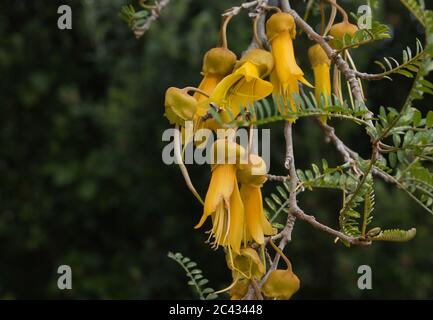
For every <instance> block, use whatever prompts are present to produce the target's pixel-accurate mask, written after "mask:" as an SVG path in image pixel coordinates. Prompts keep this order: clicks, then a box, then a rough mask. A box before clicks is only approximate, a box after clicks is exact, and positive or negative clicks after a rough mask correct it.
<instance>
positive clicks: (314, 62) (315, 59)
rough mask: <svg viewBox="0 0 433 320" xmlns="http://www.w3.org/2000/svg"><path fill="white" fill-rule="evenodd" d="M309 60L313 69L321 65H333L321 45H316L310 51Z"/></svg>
mask: <svg viewBox="0 0 433 320" xmlns="http://www.w3.org/2000/svg"><path fill="white" fill-rule="evenodd" d="M308 58H309V59H310V63H311V66H312V67H313V68H314V67H316V66H318V65H320V64H327V65H328V66H329V65H331V60H329V58H328V56H327V55H326V52H325V50H323V48H322V47H321V46H320V44H316V45H314V46H312V47H310V48H309V49H308Z"/></svg>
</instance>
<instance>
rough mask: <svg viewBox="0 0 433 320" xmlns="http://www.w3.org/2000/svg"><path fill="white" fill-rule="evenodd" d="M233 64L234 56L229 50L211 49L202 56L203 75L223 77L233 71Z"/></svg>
mask: <svg viewBox="0 0 433 320" xmlns="http://www.w3.org/2000/svg"><path fill="white" fill-rule="evenodd" d="M235 63H236V55H235V54H234V53H233V52H232V51H230V50H229V49H225V48H221V47H218V48H212V49H210V50H209V51H208V52H206V54H205V55H204V58H203V73H204V74H207V73H211V74H218V75H221V76H225V75H228V74H229V73H231V72H232V71H233V67H234V66H235Z"/></svg>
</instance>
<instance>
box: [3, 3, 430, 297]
mask: <svg viewBox="0 0 433 320" xmlns="http://www.w3.org/2000/svg"><path fill="white" fill-rule="evenodd" d="M365 2H366V1H350V3H352V5H353V3H355V4H356V5H359V4H364V3H365ZM426 2H427V1H426ZM63 3H65V4H69V5H70V6H71V7H72V10H73V29H72V30H69V31H62V30H58V29H57V18H58V14H57V7H58V6H59V5H60V4H63ZM124 3H125V1H123V0H83V1H71V0H69V1H48V0H45V1H42V0H41V1H39V0H38V1H36V0H35V1H27V0H26V1H24V0H14V1H11V0H10V1H1V2H0V298H115V299H117V298H133V299H147V298H193V297H195V295H194V293H193V292H192V291H191V290H190V288H189V287H188V286H187V284H186V277H185V275H184V273H183V271H182V270H181V269H180V268H179V266H177V265H176V264H175V263H174V262H173V261H171V260H170V259H168V258H167V257H166V254H167V252H168V251H180V252H182V253H183V254H184V255H186V256H189V257H191V258H192V259H193V260H195V261H197V262H198V263H199V266H200V267H201V268H202V269H203V270H204V273H205V275H206V276H207V277H208V278H209V279H210V280H211V283H210V285H211V286H212V287H214V288H222V287H223V286H225V285H227V284H228V283H229V281H230V275H229V272H228V271H227V270H226V266H225V259H224V255H223V253H222V252H221V250H219V251H217V252H214V251H212V250H211V249H210V247H209V246H208V245H206V244H205V243H204V241H205V239H206V235H205V234H204V232H203V230H200V231H195V230H193V226H194V224H195V223H196V222H197V221H198V219H199V217H200V215H201V208H200V205H199V204H197V203H196V201H194V198H193V197H192V196H191V194H190V193H189V192H188V190H187V188H186V187H185V185H184V183H183V180H182V177H181V174H180V172H179V170H178V168H177V167H175V166H166V165H164V164H163V163H162V160H161V150H162V148H163V146H164V144H163V142H161V134H162V132H163V130H164V129H166V128H167V127H168V122H167V121H166V119H165V118H163V95H164V91H165V89H166V88H167V87H169V86H178V87H182V86H187V85H196V84H197V83H198V82H199V81H200V77H201V76H200V68H201V60H202V55H203V54H204V52H206V51H207V50H208V49H209V48H211V47H212V46H214V45H215V44H216V40H217V33H218V25H219V21H220V17H219V14H220V13H221V12H222V11H223V10H224V9H226V8H228V7H230V6H232V5H233V4H238V3H240V1H229V0H224V1H221V0H218V1H217V0H212V1H211V0H208V1H203V0H202V1H200V0H172V4H171V5H170V6H169V7H168V8H167V9H166V10H164V12H163V16H162V18H161V19H160V20H159V21H158V22H157V23H155V24H154V25H153V26H152V29H151V31H150V32H148V33H147V34H146V35H145V36H144V37H143V38H142V39H140V40H136V39H135V38H134V37H133V35H132V34H131V32H130V30H129V29H128V27H127V26H126V24H125V23H124V22H123V21H121V20H120V18H119V15H118V14H119V11H120V8H121V6H122V5H123V4H124ZM340 3H342V4H343V6H346V4H347V3H348V1H340ZM379 3H380V4H381V6H380V7H379V8H378V10H377V11H376V12H375V14H376V16H380V18H381V20H382V21H383V22H384V23H387V24H390V25H391V26H392V28H393V34H394V38H393V39H392V40H391V41H387V42H383V43H380V44H376V45H374V46H371V47H368V48H361V49H358V50H356V51H355V52H354V55H355V56H356V58H357V61H358V64H359V68H360V69H362V70H366V71H373V72H374V71H379V70H378V68H377V66H375V65H374V64H373V61H374V60H375V59H378V58H380V57H382V56H384V55H387V56H389V55H392V56H397V57H400V55H401V52H402V50H403V49H404V47H406V46H408V45H409V46H411V47H412V48H414V45H415V37H416V36H418V37H420V38H421V39H422V34H419V31H420V30H421V29H420V28H419V27H418V26H417V23H416V22H415V20H414V19H412V18H411V17H410V15H409V14H408V13H407V12H405V10H404V9H403V7H402V6H401V5H400V3H399V1H395V0H392V1H379ZM297 7H298V8H300V7H303V5H302V4H300V5H298V6H297ZM354 8H355V6H353V7H352V9H354ZM301 13H303V11H301ZM229 32H230V33H229V43H230V46H231V48H232V50H233V51H235V52H236V53H238V54H240V53H241V52H242V51H243V50H244V49H245V48H246V46H247V45H248V43H249V41H250V39H251V30H250V25H249V20H248V18H247V17H246V16H245V15H243V16H240V17H237V18H235V19H234V20H233V23H232V24H231V25H230V27H229ZM309 45H311V43H309V42H308V41H307V40H306V38H305V36H300V37H299V39H298V40H297V42H296V46H297V47H296V51H297V55H298V57H299V60H300V64H301V65H302V66H303V68H304V70H305V71H306V72H307V78H309V79H311V71H310V69H309V65H308V61H307V60H306V50H307V48H308V46H309ZM410 84H411V81H410V80H407V79H403V78H402V77H400V76H396V77H395V81H394V82H388V81H382V82H376V83H374V84H371V85H369V84H367V85H366V88H367V91H368V94H367V95H368V99H369V102H368V104H369V106H370V107H371V108H372V109H373V110H377V108H378V107H379V106H380V105H385V106H388V107H396V108H399V107H400V105H401V104H402V102H403V101H404V98H405V94H406V92H407V89H408V88H409V86H410ZM431 106H432V100H431V99H429V100H425V101H424V102H422V103H418V104H417V107H418V108H420V109H421V110H422V111H423V112H424V114H425V113H426V111H427V110H428V109H429V107H431ZM332 124H335V126H336V128H337V131H338V133H339V134H340V135H341V136H342V137H343V138H344V140H345V141H346V142H347V143H348V144H349V145H350V146H352V147H353V148H355V149H356V150H357V151H359V152H361V154H363V155H368V153H369V145H368V139H367V138H366V136H365V133H364V132H363V131H362V130H360V129H359V128H356V127H354V126H353V125H351V124H350V123H341V122H333V123H332ZM271 137H272V141H273V145H272V163H271V170H272V171H273V172H275V173H284V169H283V168H282V167H281V163H282V162H283V148H284V147H283V135H282V126H281V124H276V125H274V126H272V136H271ZM295 148H296V161H297V165H298V167H299V168H303V169H306V168H307V167H308V166H309V164H310V163H311V162H316V163H317V162H319V161H320V159H321V158H327V159H328V161H329V162H330V164H331V165H336V164H338V163H340V162H341V159H340V157H339V155H338V154H337V153H336V151H335V149H334V148H333V147H332V146H330V145H327V144H326V143H325V142H324V140H323V136H322V134H321V132H320V130H319V129H318V128H317V127H316V125H315V124H314V122H313V121H311V120H300V121H298V122H297V124H296V127H295ZM191 174H192V177H193V179H194V181H195V183H196V184H197V186H198V189H199V190H200V192H201V193H202V194H204V193H205V190H206V186H207V183H208V181H209V168H206V167H191ZM271 190H272V185H271V184H269V185H268V186H267V187H266V189H265V193H266V192H268V191H271ZM376 191H377V196H376V202H377V206H376V211H375V217H376V220H375V222H374V224H375V225H379V226H381V227H384V228H393V227H400V228H404V229H408V228H411V227H416V228H417V229H418V234H417V237H416V238H415V239H414V240H413V241H411V242H410V243H406V244H392V243H375V244H374V245H373V246H371V247H369V248H351V249H347V248H345V247H343V246H341V245H335V244H333V238H332V237H330V236H328V235H326V234H323V233H321V232H318V231H315V230H313V229H312V228H311V227H310V226H309V225H306V224H305V223H303V222H297V223H296V226H295V229H294V232H293V242H292V243H291V244H290V245H289V246H288V247H287V254H288V256H289V257H290V259H291V260H292V263H293V266H294V270H295V272H296V273H297V275H298V276H299V278H300V279H301V282H302V287H301V290H300V291H299V292H298V293H297V294H296V296H295V297H296V298H299V299H302V298H331V299H332V298H363V299H373V298H433V253H432V249H433V246H432V243H433V217H432V216H430V215H429V214H428V213H426V212H423V211H422V210H421V209H419V208H418V207H417V206H416V205H415V204H414V203H413V202H411V201H410V200H409V199H408V197H407V196H406V195H405V194H404V193H403V192H400V191H398V190H395V189H392V188H389V187H388V186H386V185H384V184H382V183H377V184H376ZM340 201H341V199H340V195H339V194H338V193H336V192H322V191H318V192H316V193H305V194H302V195H301V196H300V204H301V206H302V207H303V208H305V209H306V211H307V212H309V213H313V214H315V215H316V216H317V217H318V219H320V220H322V221H323V222H325V223H327V224H329V225H331V226H334V227H336V226H337V216H338V209H339V207H338V206H339V205H340ZM61 264H68V265H70V266H71V267H72V271H73V290H70V291H60V290H58V289H57V285H56V284H57V277H58V275H57V273H56V271H57V267H58V266H59V265H61ZM361 264H367V265H370V266H371V267H372V269H373V290H369V291H360V290H358V288H357V286H356V282H357V278H358V275H357V268H358V266H359V265H361Z"/></svg>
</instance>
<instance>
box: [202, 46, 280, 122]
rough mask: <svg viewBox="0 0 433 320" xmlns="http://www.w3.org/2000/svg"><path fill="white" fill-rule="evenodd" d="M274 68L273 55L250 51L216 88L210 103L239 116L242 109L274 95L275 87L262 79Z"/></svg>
mask: <svg viewBox="0 0 433 320" xmlns="http://www.w3.org/2000/svg"><path fill="white" fill-rule="evenodd" d="M273 67H274V60H273V57H272V55H271V54H270V53H269V52H267V51H265V50H262V49H252V50H250V51H248V52H247V53H246V54H245V55H244V56H243V57H242V59H241V60H240V61H239V63H238V64H237V66H236V69H235V71H234V72H233V73H232V74H230V75H228V76H227V77H225V78H224V79H223V80H222V81H221V82H220V83H219V84H218V85H217V87H216V88H215V90H214V92H213V94H212V95H211V97H210V101H211V102H214V103H215V104H216V105H218V106H219V107H221V108H223V109H225V110H227V109H230V111H231V112H232V113H233V115H234V116H237V115H238V114H239V112H240V109H241V108H242V107H246V106H248V105H250V104H252V103H253V102H254V101H256V100H260V99H263V98H265V97H267V96H268V95H270V94H271V93H272V89H273V86H272V84H271V83H270V82H268V81H265V80H263V79H262V78H264V77H266V76H267V75H269V73H270V72H271V70H272V69H273Z"/></svg>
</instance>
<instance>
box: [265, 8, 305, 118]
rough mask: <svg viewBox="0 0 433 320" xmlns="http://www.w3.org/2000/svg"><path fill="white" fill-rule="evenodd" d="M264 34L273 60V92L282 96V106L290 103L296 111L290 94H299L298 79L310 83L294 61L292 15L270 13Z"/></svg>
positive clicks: (294, 35)
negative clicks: (270, 48)
mask: <svg viewBox="0 0 433 320" xmlns="http://www.w3.org/2000/svg"><path fill="white" fill-rule="evenodd" d="M266 34H267V37H268V39H269V42H270V44H271V47H272V54H273V56H274V60H275V71H274V72H273V74H272V75H271V82H272V84H273V85H274V94H275V95H277V96H281V97H282V98H283V103H284V107H285V106H287V105H288V104H289V103H290V106H291V109H292V110H293V111H296V106H295V104H294V101H293V98H292V95H293V94H299V88H298V81H299V82H301V83H303V84H305V85H307V86H309V87H312V85H311V84H310V83H309V82H308V81H307V80H306V79H305V78H304V72H303V71H302V69H301V68H300V67H299V66H298V65H297V63H296V58H295V51H294V48H293V39H295V37H296V26H295V21H294V19H293V17H292V16H291V15H290V14H288V13H284V12H279V13H276V14H274V15H272V16H271V17H270V18H269V20H268V21H267V22H266ZM281 107H282V106H280V108H281Z"/></svg>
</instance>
